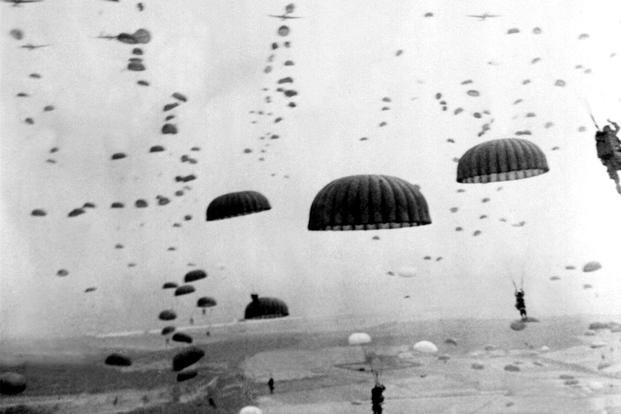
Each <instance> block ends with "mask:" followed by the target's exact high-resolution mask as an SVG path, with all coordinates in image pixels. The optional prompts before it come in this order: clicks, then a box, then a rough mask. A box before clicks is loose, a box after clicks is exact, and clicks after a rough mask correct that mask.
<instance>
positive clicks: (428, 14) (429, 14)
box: [424, 12, 433, 17]
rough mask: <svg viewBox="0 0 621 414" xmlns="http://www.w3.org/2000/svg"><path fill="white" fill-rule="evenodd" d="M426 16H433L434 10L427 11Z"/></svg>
mask: <svg viewBox="0 0 621 414" xmlns="http://www.w3.org/2000/svg"><path fill="white" fill-rule="evenodd" d="M424 17H433V13H432V12H427V13H425V15H424Z"/></svg>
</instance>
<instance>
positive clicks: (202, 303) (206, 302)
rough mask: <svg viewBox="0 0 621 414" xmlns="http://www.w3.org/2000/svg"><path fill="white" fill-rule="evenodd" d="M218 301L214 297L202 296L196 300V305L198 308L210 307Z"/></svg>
mask: <svg viewBox="0 0 621 414" xmlns="http://www.w3.org/2000/svg"><path fill="white" fill-rule="evenodd" d="M217 304H218V302H216V300H215V299H214V298H210V297H209V296H203V297H201V298H198V300H197V301H196V306H197V307H199V308H212V307H214V306H216V305H217Z"/></svg>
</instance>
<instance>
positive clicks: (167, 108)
mask: <svg viewBox="0 0 621 414" xmlns="http://www.w3.org/2000/svg"><path fill="white" fill-rule="evenodd" d="M178 106H179V102H173V103H169V104H166V105H164V108H162V111H163V112H167V111H170V110H171V109H175V108H176V107H178Z"/></svg>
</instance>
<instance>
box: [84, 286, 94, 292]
mask: <svg viewBox="0 0 621 414" xmlns="http://www.w3.org/2000/svg"><path fill="white" fill-rule="evenodd" d="M96 290H97V288H96V287H94V286H93V287H88V288H86V289H84V293H90V292H94V291H96Z"/></svg>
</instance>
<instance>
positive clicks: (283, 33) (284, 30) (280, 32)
mask: <svg viewBox="0 0 621 414" xmlns="http://www.w3.org/2000/svg"><path fill="white" fill-rule="evenodd" d="M289 32H290V30H289V27H288V26H285V25H282V26H280V27H279V28H278V35H279V36H283V37H285V36H288V35H289Z"/></svg>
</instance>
